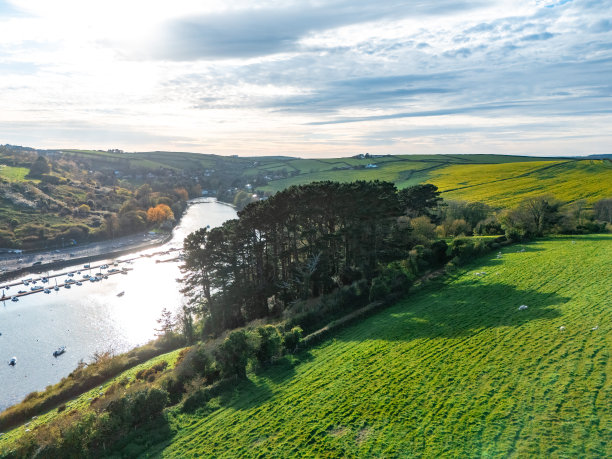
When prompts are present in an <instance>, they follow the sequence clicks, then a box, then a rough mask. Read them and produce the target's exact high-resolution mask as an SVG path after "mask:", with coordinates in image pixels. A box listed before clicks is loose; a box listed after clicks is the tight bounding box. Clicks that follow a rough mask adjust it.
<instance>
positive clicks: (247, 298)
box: [182, 181, 610, 336]
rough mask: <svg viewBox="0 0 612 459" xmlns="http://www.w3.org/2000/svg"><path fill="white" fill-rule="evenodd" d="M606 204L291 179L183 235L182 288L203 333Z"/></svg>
mask: <svg viewBox="0 0 612 459" xmlns="http://www.w3.org/2000/svg"><path fill="white" fill-rule="evenodd" d="M609 202H610V200H609V199H608V200H601V201H599V202H598V203H596V205H595V206H594V211H593V212H594V213H593V212H591V213H590V214H589V213H587V212H586V210H585V207H586V206H585V203H584V202H582V201H578V202H576V203H573V204H572V205H570V206H566V207H565V208H563V203H561V202H560V201H558V200H556V199H554V198H552V197H550V196H536V197H530V198H526V199H525V200H524V201H522V202H521V203H520V204H519V205H518V206H516V207H515V208H512V209H493V208H491V207H489V206H487V205H486V204H484V203H478V202H476V203H466V202H460V201H449V202H444V201H443V199H442V198H441V197H440V192H439V191H438V189H437V187H436V186H435V185H432V184H422V185H417V186H413V187H409V188H406V189H402V190H397V188H396V187H395V185H393V184H392V183H388V182H382V181H371V182H366V181H356V182H352V183H337V182H329V181H326V182H315V183H311V184H308V185H299V186H292V187H290V188H287V189H286V190H284V191H281V192H279V193H277V194H275V195H274V196H272V197H270V198H269V199H267V200H264V201H258V202H254V203H251V204H249V205H247V206H246V207H245V208H244V209H243V210H241V211H240V212H239V213H238V218H237V219H234V220H229V221H227V222H225V223H224V224H223V225H222V226H220V227H218V228H213V229H208V228H202V229H200V230H198V231H196V232H194V233H192V234H191V235H189V236H188V237H187V238H186V239H185V243H184V248H185V263H184V265H183V272H184V273H185V276H184V279H183V283H184V285H183V290H182V291H183V293H184V294H186V295H187V296H188V297H189V300H190V309H189V311H190V312H191V313H195V314H196V315H197V316H199V317H201V318H202V319H203V333H204V335H205V336H207V335H210V334H213V335H214V334H217V333H219V332H220V331H222V330H226V329H232V328H236V327H240V326H243V325H244V324H246V323H248V322H249V321H252V320H254V319H258V318H264V317H270V316H277V317H279V316H280V315H281V314H283V313H284V312H285V311H287V309H288V308H290V307H291V306H292V305H294V304H295V303H296V302H298V301H300V300H304V301H306V300H308V299H310V298H317V297H320V296H325V295H329V294H331V293H332V292H334V291H337V290H338V289H342V288H344V287H348V286H351V285H353V284H355V283H356V282H359V281H361V282H362V284H361V287H360V288H359V289H360V290H362V291H366V292H365V293H366V294H365V297H366V298H368V293H369V290H371V289H373V288H374V289H377V288H378V289H380V288H381V287H380V286H381V282H382V281H381V280H380V279H378V280H375V278H377V276H380V275H381V273H383V272H384V270H385V269H386V267H388V266H389V265H390V264H391V263H393V262H399V261H403V262H404V263H405V264H406V263H408V264H412V268H410V269H409V270H408V271H409V272H407V273H404V274H406V275H416V274H418V273H419V272H421V271H423V268H424V267H433V266H435V265H440V264H442V263H444V262H447V261H449V260H452V259H454V258H455V259H457V260H460V259H462V257H463V259H465V254H466V253H468V252H469V253H472V254H474V255H475V254H477V253H481V252H482V250H480V249H478V250H475V251H474V250H472V249H473V245H474V244H475V243H476V242H470V243H465V241H458V242H453V243H449V244H447V242H448V241H449V240H450V238H453V237H461V236H471V235H475V234H479V235H499V236H505V237H506V238H507V239H508V240H510V241H518V240H525V239H529V238H531V237H537V236H541V235H543V234H545V233H550V232H554V233H576V232H593V231H604V230H605V225H606V220H605V219H602V220H598V218H599V217H605V218H606V219H608V218H609V209H608V207H609ZM606 212H607V213H606ZM467 247H470V248H469V250H468V248H467ZM391 283H393V282H391ZM359 289H358V290H359ZM374 296H376V295H374Z"/></svg>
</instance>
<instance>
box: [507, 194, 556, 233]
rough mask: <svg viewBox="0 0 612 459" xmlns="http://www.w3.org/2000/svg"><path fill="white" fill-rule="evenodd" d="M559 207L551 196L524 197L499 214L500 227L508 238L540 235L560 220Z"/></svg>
mask: <svg viewBox="0 0 612 459" xmlns="http://www.w3.org/2000/svg"><path fill="white" fill-rule="evenodd" d="M560 207H561V202H559V201H557V200H556V199H555V198H553V197H551V196H534V197H529V198H526V199H524V200H523V201H521V203H520V204H519V205H518V206H517V207H516V208H514V209H510V210H506V211H505V212H503V213H502V214H501V216H500V221H501V223H502V228H503V229H504V231H505V232H506V236H507V237H508V238H509V239H514V240H516V239H522V238H524V237H532V236H542V235H543V234H544V233H545V232H546V231H548V230H550V229H551V228H552V227H554V226H555V225H557V224H558V223H559V222H560V220H561V218H562V217H561V215H560V214H559V208H560Z"/></svg>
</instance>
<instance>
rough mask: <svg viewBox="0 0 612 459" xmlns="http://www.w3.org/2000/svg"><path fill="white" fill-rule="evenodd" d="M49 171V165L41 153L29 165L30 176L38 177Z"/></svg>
mask: <svg viewBox="0 0 612 459" xmlns="http://www.w3.org/2000/svg"><path fill="white" fill-rule="evenodd" d="M49 172H51V167H50V166H49V161H47V158H45V157H44V156H42V155H39V156H38V158H36V160H35V161H34V163H32V166H31V167H30V173H29V176H30V177H40V176H41V175H43V174H48V173H49Z"/></svg>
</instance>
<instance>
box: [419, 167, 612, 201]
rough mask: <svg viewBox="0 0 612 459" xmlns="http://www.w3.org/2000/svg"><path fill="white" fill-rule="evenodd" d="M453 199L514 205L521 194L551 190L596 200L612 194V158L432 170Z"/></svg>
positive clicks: (565, 196)
mask: <svg viewBox="0 0 612 459" xmlns="http://www.w3.org/2000/svg"><path fill="white" fill-rule="evenodd" d="M429 180H430V182H431V183H434V184H435V185H436V186H438V188H439V189H440V190H441V191H442V192H443V194H442V196H444V197H445V198H450V199H465V200H468V201H483V202H487V203H489V204H493V205H497V206H511V205H514V204H516V203H517V201H519V200H520V199H522V198H525V197H528V196H535V195H539V194H544V193H550V194H552V195H553V196H555V197H556V198H557V199H560V200H562V201H566V202H567V201H574V200H577V199H586V200H587V201H588V202H591V203H592V202H593V201H596V200H598V199H601V198H603V197H607V196H612V163H610V162H609V161H601V160H599V161H591V160H583V161H546V162H544V161H542V162H540V161H537V162H525V163H511V164H466V165H456V166H450V167H446V168H444V169H441V170H438V171H435V172H433V173H432V174H430V178H429Z"/></svg>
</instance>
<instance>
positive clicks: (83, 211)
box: [77, 204, 91, 216]
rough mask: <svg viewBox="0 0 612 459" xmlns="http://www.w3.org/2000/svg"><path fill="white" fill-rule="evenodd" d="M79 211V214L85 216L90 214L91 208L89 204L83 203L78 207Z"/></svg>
mask: <svg viewBox="0 0 612 459" xmlns="http://www.w3.org/2000/svg"><path fill="white" fill-rule="evenodd" d="M77 211H78V213H79V215H81V216H85V215H89V212H90V211H91V208H90V207H89V206H88V205H87V204H81V205H80V206H79V208H78V209H77Z"/></svg>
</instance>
